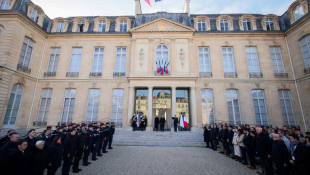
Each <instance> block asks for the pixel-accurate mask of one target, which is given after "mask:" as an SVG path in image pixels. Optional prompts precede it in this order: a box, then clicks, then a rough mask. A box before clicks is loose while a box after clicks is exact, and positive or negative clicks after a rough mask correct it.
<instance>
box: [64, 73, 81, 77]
mask: <svg viewBox="0 0 310 175" xmlns="http://www.w3.org/2000/svg"><path fill="white" fill-rule="evenodd" d="M66 76H67V77H78V76H79V72H67V74H66Z"/></svg>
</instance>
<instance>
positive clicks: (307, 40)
mask: <svg viewBox="0 0 310 175" xmlns="http://www.w3.org/2000/svg"><path fill="white" fill-rule="evenodd" d="M300 46H301V52H302V55H303V58H304V63H305V67H306V68H310V34H309V35H307V36H305V37H304V38H303V39H302V40H301V41H300ZM304 48H305V49H307V50H304ZM307 54H308V57H307ZM307 61H308V62H309V63H308V64H307Z"/></svg>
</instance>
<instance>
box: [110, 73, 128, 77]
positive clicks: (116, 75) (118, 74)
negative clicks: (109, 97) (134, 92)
mask: <svg viewBox="0 0 310 175" xmlns="http://www.w3.org/2000/svg"><path fill="white" fill-rule="evenodd" d="M125 75H126V74H125V72H113V77H125Z"/></svg>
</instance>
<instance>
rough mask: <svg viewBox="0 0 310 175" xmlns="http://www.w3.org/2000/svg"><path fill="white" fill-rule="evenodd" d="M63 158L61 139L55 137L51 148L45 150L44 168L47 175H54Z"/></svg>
mask: <svg viewBox="0 0 310 175" xmlns="http://www.w3.org/2000/svg"><path fill="white" fill-rule="evenodd" d="M62 156H63V145H62V142H61V137H59V136H56V137H55V138H54V140H53V143H52V145H51V147H50V148H49V149H48V150H47V155H46V160H45V166H46V168H47V175H55V173H56V171H57V170H58V168H59V167H60V166H61V160H62Z"/></svg>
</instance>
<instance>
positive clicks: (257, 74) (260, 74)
mask: <svg viewBox="0 0 310 175" xmlns="http://www.w3.org/2000/svg"><path fill="white" fill-rule="evenodd" d="M249 75H250V78H263V74H262V73H261V72H251V73H249Z"/></svg>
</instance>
